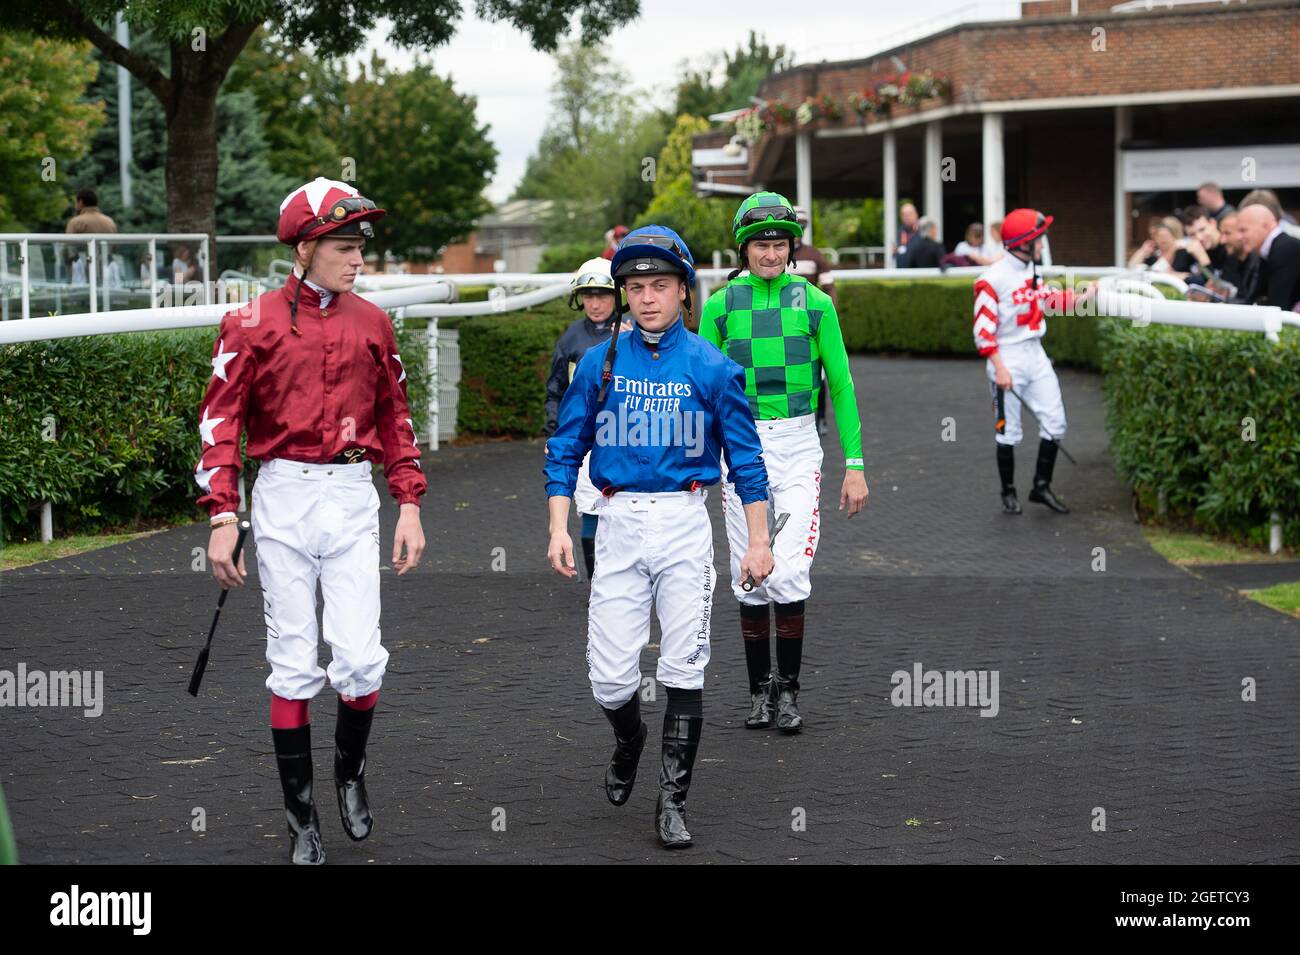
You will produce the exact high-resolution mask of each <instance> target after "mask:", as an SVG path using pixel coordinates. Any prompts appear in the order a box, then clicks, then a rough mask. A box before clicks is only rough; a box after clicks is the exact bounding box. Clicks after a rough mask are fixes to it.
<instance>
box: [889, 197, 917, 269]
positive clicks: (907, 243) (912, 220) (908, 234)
mask: <svg viewBox="0 0 1300 955" xmlns="http://www.w3.org/2000/svg"><path fill="white" fill-rule="evenodd" d="M898 219H899V222H900V223H901V227H900V228H899V230H898V245H897V246H896V247H895V249H896V251H895V253H894V267H895V268H898V269H906V268H915V266H913V265H911V264H910V262H909V259H910V258H911V254H912V252H911V249H912V240H913V239H915V238H916V233H917V225H918V218H917V213H916V206H914V205H912V204H911V203H910V202H904V203H903V205H902V206H901V207H900V208H899V210H898Z"/></svg>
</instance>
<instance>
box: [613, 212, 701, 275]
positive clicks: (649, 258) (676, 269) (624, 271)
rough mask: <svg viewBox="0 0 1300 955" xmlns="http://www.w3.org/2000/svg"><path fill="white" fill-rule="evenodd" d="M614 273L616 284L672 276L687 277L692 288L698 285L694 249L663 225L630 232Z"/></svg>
mask: <svg viewBox="0 0 1300 955" xmlns="http://www.w3.org/2000/svg"><path fill="white" fill-rule="evenodd" d="M610 269H611V271H613V273H614V280H615V281H616V282H618V281H619V279H625V278H627V277H628V276H629V275H653V274H655V273H657V272H669V273H673V274H676V275H682V276H685V278H686V284H687V285H688V286H691V285H694V284H695V258H694V256H692V255H691V250H690V248H689V247H687V245H686V243H685V242H684V241H683V240H682V237H681V236H679V235H678V234H677V233H676V232H674V231H673V230H672V229H670V228H668V227H667V226H662V225H644V226H641V227H640V228H639V229H633V230H632V231H631V232H629V233H628V234H627V235H626V236H625V237H624V238H623V241H622V242H620V243H619V244H618V249H617V251H615V253H614V259H613V261H612V262H610ZM619 284H620V285H621V284H622V283H621V282H619Z"/></svg>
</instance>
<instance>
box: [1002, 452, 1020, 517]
mask: <svg viewBox="0 0 1300 955" xmlns="http://www.w3.org/2000/svg"><path fill="white" fill-rule="evenodd" d="M997 449H998V477H999V478H1001V479H1002V513H1004V514H1019V513H1021V511H1023V510H1024V508H1022V507H1021V506H1020V499H1019V498H1018V497H1016V449H1015V448H1013V447H1012V446H1011V445H1009V444H999V445H998V446H997Z"/></svg>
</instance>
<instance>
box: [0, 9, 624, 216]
mask: <svg viewBox="0 0 1300 955" xmlns="http://www.w3.org/2000/svg"><path fill="white" fill-rule="evenodd" d="M639 9H640V7H639V3H638V0H475V12H476V13H477V14H478V16H479V17H481V18H483V19H486V20H489V21H505V22H508V23H511V24H513V25H514V26H515V27H517V28H518V29H520V30H522V31H523V32H525V33H527V34H528V35H529V36H530V37H531V38H532V41H533V45H534V46H535V47H536V48H537V49H541V50H553V49H555V47H556V45H557V43H558V41H559V38H560V36H561V35H562V34H564V33H566V32H568V29H569V24H570V22H571V20H572V18H573V16H574V15H575V14H578V15H579V16H580V22H581V30H582V37H583V41H584V42H585V43H589V44H590V43H595V42H596V41H597V40H599V39H600V38H601V37H602V36H603V35H604V34H605V33H606V32H607V31H608V30H609V28H610V26H611V25H613V24H617V23H624V22H627V21H628V20H631V19H633V18H634V17H635V16H636V15H637V14H638V12H639ZM117 13H121V14H122V15H123V16H124V17H125V19H126V21H127V23H128V24H129V25H130V27H131V29H132V31H133V32H140V31H143V32H148V33H151V34H153V35H154V36H157V37H159V38H160V39H162V40H164V41H165V42H166V44H167V49H168V53H167V56H166V57H165V58H163V57H152V56H149V55H147V54H146V53H143V52H141V51H138V50H135V49H129V48H127V47H124V46H122V45H121V44H119V43H118V42H117V40H115V39H114V38H113V35H112V27H111V23H112V22H113V19H114V16H115V15H116V14H117ZM460 14H461V4H460V0H371V2H367V3H360V2H357V0H317V2H314V3H312V4H303V3H299V2H296V0H208V2H204V3H195V2H193V0H154V2H151V3H138V2H137V3H128V2H127V0H11V2H10V3H9V4H8V6H7V9H6V16H7V18H8V19H7V22H8V24H9V27H10V28H11V29H12V28H26V29H30V30H33V31H34V32H36V33H39V34H41V35H43V36H52V37H59V38H84V39H88V40H90V42H91V43H93V44H94V45H95V46H97V47H98V48H99V49H100V50H101V51H102V52H103V53H104V55H105V56H106V57H107V58H108V59H110V60H112V61H113V62H114V63H117V64H120V65H122V66H124V67H126V68H127V69H128V70H130V71H131V73H132V75H133V76H135V78H136V79H137V80H138V81H139V82H141V83H142V84H144V86H145V87H146V88H147V89H148V90H149V91H150V92H151V93H152V94H153V95H154V96H155V97H156V98H157V99H158V102H159V103H160V104H161V105H162V107H163V111H164V115H165V116H166V119H167V143H168V149H167V161H166V175H165V178H166V185H167V228H168V229H169V230H171V231H174V232H207V233H213V232H214V231H215V228H216V204H217V165H218V149H217V94H218V92H219V91H220V89H221V86H222V84H223V83H224V82H225V79H226V75H227V74H228V73H229V71H230V69H231V67H232V66H233V65H234V63H235V61H236V60H237V59H238V58H239V56H240V54H241V53H242V52H243V50H244V47H245V46H246V45H247V44H248V42H249V41H250V40H251V39H252V37H253V35H254V34H255V33H256V32H257V29H258V28H259V27H260V26H262V25H263V24H268V25H269V27H270V29H272V30H273V31H274V32H275V33H277V34H278V35H279V36H282V37H283V38H284V39H285V41H286V42H288V43H289V44H290V45H292V46H294V47H298V48H309V49H311V50H312V51H313V53H314V54H315V55H317V56H321V57H325V58H329V57H338V56H345V55H347V54H350V53H353V52H355V51H356V50H357V49H358V48H359V47H360V46H361V44H362V43H363V42H364V41H365V38H366V36H367V34H368V33H369V32H370V31H371V30H372V29H374V28H375V27H376V26H377V25H378V23H379V22H380V20H381V19H383V20H385V21H387V22H388V23H389V24H390V25H391V29H390V31H389V38H390V39H391V40H392V41H393V42H394V43H396V44H397V45H399V46H403V47H422V48H426V49H432V48H435V47H438V46H441V45H442V44H444V43H446V42H447V41H448V40H449V39H451V37H452V36H453V35H454V34H455V31H456V27H457V22H458V20H459V18H460Z"/></svg>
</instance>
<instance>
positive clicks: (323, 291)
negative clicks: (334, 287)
mask: <svg viewBox="0 0 1300 955" xmlns="http://www.w3.org/2000/svg"><path fill="white" fill-rule="evenodd" d="M293 274H294V275H296V276H298V278H299V279H301V280H302V284H303V285H305V286H307V287H308V288H309V289H311V290H312V291H313V292H315V293H316V294H317V295H319V296H320V307H321V308H325V307H326V306H327V305H329V303H330V302H331V301H332V300H333V299H334V293H333V292H331V291H330V290H329V289H327V288H323V287H322V286H320V285H317V284H316V283H315V282H313V281H312V280H311V279H304V278H303V277H302V269H300V268H298V266H296V265H295V266H294V267H293Z"/></svg>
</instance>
